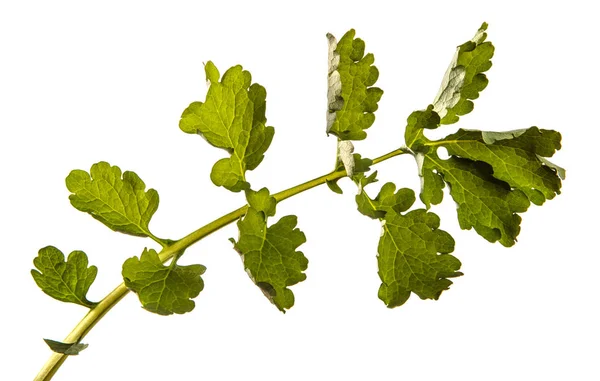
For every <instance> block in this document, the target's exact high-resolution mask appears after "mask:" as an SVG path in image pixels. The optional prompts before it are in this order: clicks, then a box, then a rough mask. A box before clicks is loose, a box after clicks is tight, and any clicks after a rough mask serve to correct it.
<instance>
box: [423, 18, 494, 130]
mask: <svg viewBox="0 0 600 381" xmlns="http://www.w3.org/2000/svg"><path fill="white" fill-rule="evenodd" d="M487 26H488V25H487V23H483V24H482V25H481V27H480V28H479V30H478V31H477V33H476V34H475V36H474V37H473V38H472V39H471V40H469V41H467V42H465V43H464V44H462V45H460V46H459V47H458V48H457V50H456V53H455V55H454V57H453V58H452V61H451V62H450V67H448V70H447V71H446V74H445V75H444V79H443V80H442V85H441V86H440V90H439V92H438V94H437V96H436V97H435V99H434V101H433V110H434V111H435V112H436V113H437V114H438V115H439V116H440V117H441V123H442V124H451V123H456V122H458V119H459V116H461V115H465V114H468V113H469V112H471V110H473V102H471V101H470V100H471V99H477V98H478V97H479V92H481V91H482V90H483V89H485V88H486V86H487V84H488V79H487V77H486V76H485V74H483V73H484V72H485V71H487V70H489V69H490V68H491V67H492V61H491V59H492V56H493V55H494V46H493V45H492V43H491V42H486V41H485V39H486V38H487V33H486V29H487Z"/></svg>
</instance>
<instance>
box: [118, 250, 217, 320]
mask: <svg viewBox="0 0 600 381" xmlns="http://www.w3.org/2000/svg"><path fill="white" fill-rule="evenodd" d="M176 259H177V258H176V257H175V258H173V261H172V262H171V263H170V264H169V265H168V266H167V265H164V264H163V263H162V262H161V261H160V259H159V257H158V253H157V252H156V251H155V250H153V249H150V250H148V249H144V252H143V253H142V255H141V256H140V257H139V258H138V257H132V258H129V259H127V260H126V261H125V263H123V271H122V275H123V280H124V281H125V285H126V286H127V288H129V289H130V290H132V291H133V292H135V293H137V295H138V298H139V299H140V302H141V303H142V307H144V309H146V310H148V311H150V312H153V313H156V314H159V315H171V314H174V313H175V314H184V313H186V312H190V311H192V310H193V309H194V307H195V306H196V304H195V303H194V301H193V300H191V299H194V298H195V297H197V296H198V295H199V294H200V292H201V291H202V290H203V289H204V281H203V280H202V277H201V275H202V274H204V272H205V271H206V267H204V266H202V265H189V266H179V265H178V264H177V260H176Z"/></svg>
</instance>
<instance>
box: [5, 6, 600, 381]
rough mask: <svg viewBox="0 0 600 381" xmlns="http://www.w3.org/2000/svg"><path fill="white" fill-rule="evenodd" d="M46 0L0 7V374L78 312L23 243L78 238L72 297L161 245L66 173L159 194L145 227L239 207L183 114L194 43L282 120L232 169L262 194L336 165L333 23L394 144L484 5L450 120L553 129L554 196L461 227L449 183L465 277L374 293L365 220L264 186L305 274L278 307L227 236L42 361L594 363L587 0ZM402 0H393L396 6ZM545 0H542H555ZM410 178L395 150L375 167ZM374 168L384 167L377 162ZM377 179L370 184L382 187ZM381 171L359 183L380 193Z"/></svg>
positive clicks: (592, 73)
mask: <svg viewBox="0 0 600 381" xmlns="http://www.w3.org/2000/svg"><path fill="white" fill-rule="evenodd" d="M124 3H125V2H118V3H117V2H115V3H113V4H112V5H111V2H101V3H100V2H98V3H97V4H98V5H95V6H94V5H92V4H91V3H90V2H85V4H84V2H62V1H38V2H32V1H21V2H16V1H13V2H9V1H6V2H2V5H0V36H1V37H0V134H1V135H0V145H1V146H0V168H1V173H2V180H1V182H2V183H1V185H2V186H1V187H0V228H1V230H0V232H1V233H0V235H1V236H2V238H3V239H2V243H3V245H2V255H3V257H4V260H3V262H2V271H1V276H0V295H1V297H2V302H1V306H0V312H1V313H2V323H1V324H0V337H1V338H2V341H3V343H2V345H0V353H1V359H2V360H1V365H0V379H2V380H29V379H32V378H33V377H34V375H35V374H36V373H37V371H38V370H39V368H40V367H41V366H42V364H43V363H44V362H45V361H46V359H47V357H48V356H49V355H50V351H49V349H48V348H47V347H46V344H45V343H44V342H43V341H42V338H52V339H55V340H61V339H62V338H64V337H65V336H66V335H67V333H68V332H69V331H70V330H71V328H72V327H73V326H74V325H75V324H76V322H77V321H78V320H79V319H80V318H81V317H82V316H83V315H84V313H85V309H84V308H83V307H80V306H77V305H68V304H64V303H60V302H58V301H55V300H53V299H51V298H49V297H48V296H46V295H45V294H43V293H42V292H41V291H40V290H39V289H38V288H37V287H36V285H35V283H34V282H33V280H32V278H31V276H30V275H29V271H30V269H31V267H32V259H33V258H34V257H35V256H36V254H37V250H38V249H39V248H41V247H43V246H46V245H55V246H56V247H58V248H60V249H61V250H62V251H63V252H64V253H65V254H68V253H69V252H70V251H72V250H77V249H80V250H84V251H85V252H86V253H87V254H88V256H89V258H90V262H91V263H92V264H95V265H97V266H98V268H99V273H98V277H97V280H96V282H95V283H94V285H93V286H92V288H91V290H90V294H89V297H90V299H92V300H99V299H100V298H102V297H103V296H104V295H105V294H106V293H107V292H108V291H110V290H112V288H114V287H115V286H116V285H117V284H119V283H120V281H121V278H120V266H121V263H122V262H123V260H124V259H126V258H128V257H130V256H133V255H139V254H140V253H141V251H142V249H143V248H144V246H146V245H148V246H149V247H156V245H155V244H153V242H151V241H150V240H149V239H141V238H136V237H130V236H125V235H122V234H118V233H114V232H112V231H110V230H109V229H107V228H106V227H104V226H103V225H102V224H100V223H98V222H97V221H95V220H94V219H93V218H91V217H90V216H88V215H86V214H84V213H81V212H78V211H76V210H75V209H73V208H72V207H71V206H70V205H69V201H68V191H67V189H66V188H65V186H64V178H65V177H66V175H67V174H68V173H69V171H70V170H71V169H75V168H79V169H85V170H89V167H90V166H91V164H93V163H95V162H97V161H101V160H105V161H108V162H110V163H111V164H115V165H119V166H120V167H121V168H122V169H123V170H133V171H135V172H136V173H138V174H139V175H140V177H141V178H142V179H143V180H144V181H145V182H146V184H147V186H148V187H152V188H155V189H157V190H158V192H159V194H160V207H159V210H158V212H157V213H156V214H155V216H154V219H153V221H152V223H151V228H152V230H153V231H154V232H155V234H157V235H158V236H161V237H170V238H179V237H182V236H183V235H185V234H187V233H189V232H191V231H192V230H194V229H196V228H198V227H200V226H202V225H204V224H206V223H208V222H210V221H212V220H213V219H214V218H216V217H219V216H221V215H223V214H225V213H227V212H229V211H231V210H233V209H235V208H237V207H238V206H240V205H242V203H243V202H244V201H243V195H242V194H232V193H230V192H228V191H226V190H224V189H222V188H217V187H215V186H213V185H212V183H211V182H210V179H209V173H210V168H211V167H212V165H213V163H214V162H215V161H216V160H218V159H219V158H221V157H223V155H224V153H223V151H220V150H217V149H215V148H213V147H210V146H209V145H208V144H206V143H205V142H204V141H203V140H202V139H201V138H200V137H197V136H191V135H187V134H184V133H183V132H181V131H180V130H179V128H178V120H179V116H180V115H181V112H182V111H183V109H184V108H185V107H187V105H188V104H189V103H190V102H192V101H195V100H203V99H204V95H205V92H206V87H205V83H204V73H203V66H202V63H203V62H206V61H207V60H213V61H214V62H215V64H216V65H217V66H218V67H219V68H220V69H221V72H224V71H225V69H226V68H227V67H229V66H232V65H235V64H238V63H241V64H243V65H244V68H245V69H248V70H250V71H251V73H252V75H253V80H254V81H255V82H258V83H260V84H262V85H263V86H265V87H266V89H267V93H268V95H267V102H268V103H267V117H268V124H269V125H272V126H274V127H275V129H276V134H275V138H274V141H273V143H272V145H271V148H270V149H269V151H268V152H267V155H266V158H265V160H264V162H263V163H262V164H261V165H260V166H259V168H258V169H257V170H255V171H254V172H251V173H250V174H249V180H250V182H251V183H252V184H253V185H254V187H255V188H259V187H262V186H268V187H269V188H270V189H271V190H272V191H273V192H276V191H279V190H282V189H285V188H288V187H290V186H293V185H295V184H297V183H299V182H303V181H306V180H309V179H311V178H313V177H317V176H320V175H322V174H324V173H327V172H328V171H329V170H331V167H332V165H333V159H334V157H333V156H334V152H335V141H334V140H335V139H334V138H333V137H330V138H327V137H326V136H325V133H324V129H325V104H326V70H327V66H326V60H327V44H326V38H325V33H326V32H332V33H334V34H335V35H337V36H338V37H341V36H342V35H343V34H344V32H346V30H348V29H349V28H355V29H356V30H357V35H358V36H359V37H361V38H363V39H364V40H365V41H366V44H367V51H369V52H373V53H374V54H375V58H376V64H377V66H378V68H379V70H380V72H381V75H380V78H379V81H378V83H377V85H378V86H380V87H381V88H382V89H384V91H385V94H384V96H383V98H382V100H381V102H380V108H379V111H378V112H377V120H376V123H375V124H374V126H373V127H372V128H371V129H370V130H369V131H368V133H369V138H368V140H367V141H364V142H360V143H358V144H356V147H357V152H360V153H362V154H363V155H365V156H368V157H375V156H378V155H379V154H382V153H385V152H388V151H390V150H392V149H394V148H397V147H398V146H400V145H401V144H402V143H403V139H402V134H403V128H404V126H405V120H406V117H407V116H408V115H409V113H410V112H412V111H413V110H416V109H422V108H424V107H426V106H427V105H428V104H429V103H430V102H431V101H432V100H433V97H434V96H435V94H436V92H437V90H438V86H439V83H440V81H441V78H442V76H443V73H444V71H445V69H446V67H447V65H448V63H449V60H450V59H451V57H452V55H453V53H454V49H455V47H456V45H458V44H460V43H462V42H464V41H466V40H468V39H470V38H471V37H472V36H473V35H474V33H475V31H476V30H477V28H478V27H479V26H480V24H481V23H482V22H483V21H487V22H488V23H489V24H490V27H489V39H490V40H491V41H492V42H493V43H494V45H495V46H496V54H495V56H494V59H493V63H494V65H493V68H492V69H491V70H490V71H489V72H488V77H489V80H490V84H489V86H488V88H487V89H486V90H485V91H484V92H483V93H482V94H481V97H480V99H478V100H477V101H476V102H475V110H474V111H473V112H472V113H471V114H470V115H468V116H466V117H463V118H462V119H461V121H460V123H458V124H457V125H454V126H449V127H445V130H443V132H444V134H445V133H450V132H453V131H454V130H455V129H456V128H458V127H463V128H476V129H484V130H510V129H517V128H526V127H529V126H532V125H537V126H539V127H541V128H547V129H555V130H559V131H560V132H561V133H562V134H563V145H564V148H563V149H562V150H561V151H560V152H559V153H558V154H557V155H556V156H555V158H554V159H553V161H555V162H556V163H558V164H560V165H562V166H564V167H566V168H567V170H568V172H567V180H566V181H565V182H564V186H563V194H562V195H561V196H559V197H557V198H556V199H555V200H552V201H549V202H547V203H546V204H545V205H544V206H543V207H541V208H540V207H535V206H532V207H531V208H530V210H529V211H528V212H527V213H525V214H523V223H522V233H521V235H520V236H519V242H518V244H517V245H516V246H515V247H513V248H510V249H506V248H503V247H501V246H500V245H499V244H490V243H488V242H487V241H485V240H483V239H482V238H480V237H479V236H478V235H477V234H475V233H474V232H473V231H461V230H459V229H458V226H457V221H456V213H455V211H454V209H455V206H454V204H453V202H452V201H451V200H450V198H449V197H448V196H446V200H445V203H444V204H443V205H441V206H438V207H434V209H433V211H434V212H436V213H438V214H439V215H440V216H441V218H442V227H443V228H444V229H446V230H448V231H449V232H451V233H452V234H453V236H454V237H455V239H456V241H457V245H456V251H455V255H456V256H457V257H458V258H459V259H460V260H461V261H462V263H463V267H462V271H463V272H464V273H465V276H464V277H462V278H458V279H456V281H455V284H454V285H453V286H452V287H451V289H450V290H449V291H447V292H445V293H444V294H442V297H441V299H440V300H439V301H422V300H419V298H417V297H415V296H414V295H413V296H412V297H411V299H410V300H409V301H408V302H407V303H406V304H405V305H404V306H402V307H400V308H397V309H394V310H389V309H387V308H386V307H385V306H384V305H383V303H382V302H381V301H380V300H379V299H378V298H377V289H378V287H379V283H380V281H379V279H378V276H377V269H376V259H375V254H376V247H377V241H378V238H379V230H380V226H379V223H378V222H377V221H373V220H370V219H369V218H366V217H364V216H362V215H360V214H358V213H357V212H356V210H355V209H356V207H355V204H354V200H353V195H354V192H355V188H354V186H353V184H351V183H350V182H349V181H348V180H344V181H341V183H340V184H341V185H342V187H343V188H344V190H345V193H344V195H343V196H339V195H335V194H334V193H332V192H331V191H329V190H328V189H327V188H326V187H324V186H323V187H319V188H317V189H313V190H311V191H309V192H306V193H304V194H302V195H299V196H297V197H294V198H293V199H290V200H288V201H285V202H283V203H281V204H280V205H279V206H278V216H283V215H285V214H297V215H298V218H299V226H300V227H301V229H302V230H303V231H304V232H305V233H306V236H307V237H308V242H307V243H306V244H304V245H303V246H302V247H301V249H302V250H303V252H304V253H305V254H306V256H307V257H308V258H309V260H310V263H309V268H308V271H307V275H308V279H307V280H306V281H305V282H303V283H300V284H298V285H296V286H293V288H292V290H293V291H294V293H295V295H296V305H295V306H294V307H293V308H292V309H291V310H290V311H289V312H288V313H287V314H285V315H283V314H281V313H280V312H279V311H277V309H276V308H275V307H274V306H272V305H271V304H269V303H268V301H267V300H266V299H265V298H264V296H263V295H262V293H261V292H260V291H259V290H258V289H257V288H256V287H255V286H254V285H253V284H252V283H251V281H250V280H249V279H248V277H247V276H246V274H245V273H244V271H243V269H242V265H241V263H240V260H239V257H238V255H237V254H236V253H235V252H234V251H233V250H232V247H231V243H230V242H228V241H227V238H228V237H237V231H236V228H235V226H233V225H232V226H228V227H226V228H225V229H223V230H221V231H219V232H217V233H215V234H214V235H213V236H210V237H208V238H207V239H206V240H204V241H202V242H200V243H199V244H197V245H196V246H194V247H193V248H191V249H190V250H188V252H187V254H186V256H185V257H183V259H182V262H183V263H202V264H204V265H205V266H207V268H208V270H207V272H206V274H205V276H204V280H205V284H206V286H205V290H204V291H203V292H202V293H201V294H200V296H199V297H198V298H197V299H196V302H197V307H196V309H195V310H194V311H193V312H191V313H189V314H185V315H181V316H171V317H162V316H158V315H153V314H150V313H148V312H146V311H144V310H143V309H142V308H140V307H139V302H138V300H137V298H136V297H135V295H128V296H127V297H126V298H125V299H124V300H123V301H122V302H121V303H119V304H118V305H117V306H116V307H115V308H114V309H113V310H112V311H111V312H110V313H109V314H108V315H107V316H106V317H105V318H104V319H103V320H102V321H101V322H100V323H99V324H98V325H97V326H96V328H94V330H93V331H92V332H91V333H90V334H89V335H88V336H87V337H86V338H85V340H84V342H86V343H89V344H90V346H89V348H88V349H87V350H86V351H85V352H83V353H82V354H81V355H80V356H78V357H73V358H70V359H69V360H68V361H67V362H66V363H65V365H64V366H63V368H61V370H60V371H59V373H58V374H57V377H56V379H58V380H80V379H86V380H106V379H113V380H125V379H130V380H164V379H172V380H241V379H244V380H263V381H266V380H281V379H286V380H308V379H314V380H371V379H378V380H395V379H398V380H441V379H443V380H542V379H543V380H598V379H600V370H599V369H598V368H599V366H598V362H597V361H598V355H599V349H598V340H599V339H600V333H599V328H598V322H599V318H600V314H599V313H598V304H599V296H598V291H597V288H598V284H599V283H598V268H599V266H600V259H599V254H600V252H599V250H598V231H597V226H598V223H597V221H598V212H600V210H598V204H597V201H596V199H597V196H596V194H597V190H596V189H597V188H595V187H594V185H595V184H596V176H597V169H596V168H597V164H596V163H597V160H596V157H597V156H596V154H595V152H596V149H597V148H596V147H597V142H598V139H599V138H600V134H599V132H598V130H599V127H600V126H599V125H598V117H597V115H598V88H599V85H600V83H599V80H598V74H597V72H598V68H599V67H600V66H599V64H600V63H599V62H598V53H597V52H598V46H599V45H598V40H597V37H598V35H599V27H598V26H597V23H596V17H597V15H598V13H597V12H596V11H594V10H593V9H592V8H591V6H590V4H592V2H591V1H590V2H578V1H569V2H560V4H568V5H560V6H559V5H553V4H552V2H546V1H545V2H539V3H533V2H527V1H518V2H514V3H512V2H507V1H503V2H497V3H496V4H497V5H495V6H489V5H488V6H486V5H482V3H483V2H479V1H476V2H472V3H469V2H464V1H456V0H454V1H447V2H438V3H432V2H416V1H415V2H407V4H402V3H400V2H397V4H396V5H393V6H392V5H391V4H392V3H393V2H389V3H385V2H376V1H363V2H352V1H331V2H325V1H321V2H318V3H316V4H311V3H308V2H300V3H287V2H274V3H263V2H259V1H246V2H229V1H223V2H219V1H213V2H200V1H197V2H193V3H192V2H190V3H183V2H170V3H169V4H168V5H167V3H166V2H164V4H162V5H157V4H156V3H155V2H150V1H148V2H139V3H137V4H134V3H133V2H127V4H124ZM394 3H395V2H394ZM557 3H559V2H557ZM377 169H379V171H380V174H381V176H380V177H381V178H382V179H383V180H385V181H389V180H391V181H395V182H396V183H397V184H399V185H400V186H408V187H412V188H413V189H417V188H418V179H417V176H416V169H415V165H414V162H413V161H412V158H411V157H408V156H406V157H404V156H403V157H399V158H396V159H394V160H390V161H389V162H386V163H384V164H382V165H379V166H378V167H377ZM379 184H383V181H382V182H380V183H379ZM379 184H378V185H379ZM378 185H377V186H372V188H371V192H372V193H371V194H372V195H375V194H376V193H375V192H376V191H377V187H378Z"/></svg>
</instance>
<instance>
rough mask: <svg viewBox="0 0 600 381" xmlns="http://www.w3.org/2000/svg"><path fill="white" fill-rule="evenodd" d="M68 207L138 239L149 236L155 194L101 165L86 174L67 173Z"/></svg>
mask: <svg viewBox="0 0 600 381" xmlns="http://www.w3.org/2000/svg"><path fill="white" fill-rule="evenodd" d="M66 184H67V188H68V189H69V191H70V192H71V193H72V194H71V195H70V196H69V200H71V204H72V205H73V206H74V207H75V208H76V209H78V210H80V211H82V212H87V213H89V214H90V215H91V216H92V217H94V218H95V219H97V220H98V221H100V222H102V223H103V224H104V225H106V226H108V227H109V228H111V229H112V230H115V231H118V232H121V233H126V234H131V235H135V236H140V237H148V236H152V234H151V233H150V230H149V229H148V224H149V223H150V219H151V218H152V215H153V214H154V212H156V209H158V193H157V192H156V191H155V190H154V189H149V190H148V191H146V184H144V182H143V181H142V179H140V178H139V176H138V175H136V174H135V173H134V172H130V171H125V173H123V175H122V177H121V169H120V168H119V167H117V166H111V165H110V164H108V163H106V162H104V161H101V162H99V163H96V164H94V165H92V168H91V169H90V173H87V172H85V171H82V170H79V169H78V170H74V171H71V173H70V174H69V176H67V179H66Z"/></svg>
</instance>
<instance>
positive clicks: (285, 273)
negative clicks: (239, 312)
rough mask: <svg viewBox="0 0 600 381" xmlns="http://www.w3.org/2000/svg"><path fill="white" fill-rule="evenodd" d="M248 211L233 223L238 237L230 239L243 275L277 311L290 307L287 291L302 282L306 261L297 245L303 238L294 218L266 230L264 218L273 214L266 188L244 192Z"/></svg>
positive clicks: (286, 219)
mask: <svg viewBox="0 0 600 381" xmlns="http://www.w3.org/2000/svg"><path fill="white" fill-rule="evenodd" d="M246 194H247V199H248V204H249V207H248V211H247V213H246V215H245V216H244V217H243V218H242V219H240V220H239V221H238V223H237V225H238V228H239V232H240V234H239V238H238V240H237V242H236V241H235V240H233V239H231V241H232V242H233V243H234V248H235V250H236V251H237V252H238V253H239V254H240V255H241V257H242V261H243V263H244V268H245V269H246V272H247V273H248V275H249V276H250V278H251V279H252V281H253V282H254V283H255V284H256V285H257V286H258V287H260V289H261V290H262V292H263V293H264V294H265V296H266V297H267V298H268V299H269V300H270V301H271V303H273V304H274V305H275V306H276V307H277V308H278V309H279V310H280V311H282V312H285V310H286V309H289V308H291V307H292V306H293V305H294V293H293V292H292V291H291V290H290V289H289V288H288V287H289V286H292V285H294V284H296V283H298V282H301V281H303V280H304V279H306V274H304V273H303V271H304V270H306V268H307V266H308V260H307V259H306V257H305V256H304V254H302V252H300V251H296V249H297V248H298V246H300V245H302V244H303V243H304V242H306V237H305V236H304V233H302V232H301V231H300V230H299V229H297V228H296V225H297V217H296V216H285V217H282V218H281V219H280V220H279V221H278V222H276V223H275V224H273V225H271V226H269V227H267V218H268V217H269V216H274V215H275V204H276V201H275V198H273V197H271V195H270V194H269V191H268V190H267V189H266V188H263V189H261V190H260V191H258V192H254V191H251V190H249V191H247V192H246Z"/></svg>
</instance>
